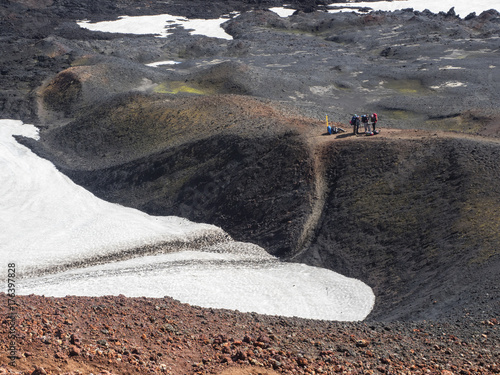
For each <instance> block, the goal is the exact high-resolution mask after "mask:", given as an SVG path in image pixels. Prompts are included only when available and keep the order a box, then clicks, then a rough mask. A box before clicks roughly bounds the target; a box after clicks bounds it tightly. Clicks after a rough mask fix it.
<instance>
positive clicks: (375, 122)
mask: <svg viewBox="0 0 500 375" xmlns="http://www.w3.org/2000/svg"><path fill="white" fill-rule="evenodd" d="M370 121H371V122H372V131H373V134H377V133H378V131H377V130H375V126H376V125H377V121H378V115H377V114H376V113H373V114H372V115H371V116H370Z"/></svg>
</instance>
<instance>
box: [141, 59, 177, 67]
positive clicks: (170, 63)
mask: <svg viewBox="0 0 500 375" xmlns="http://www.w3.org/2000/svg"><path fill="white" fill-rule="evenodd" d="M180 63H181V62H180V61H173V60H165V61H156V62H152V63H149V64H146V66H152V67H154V68H156V67H158V66H162V65H175V64H180Z"/></svg>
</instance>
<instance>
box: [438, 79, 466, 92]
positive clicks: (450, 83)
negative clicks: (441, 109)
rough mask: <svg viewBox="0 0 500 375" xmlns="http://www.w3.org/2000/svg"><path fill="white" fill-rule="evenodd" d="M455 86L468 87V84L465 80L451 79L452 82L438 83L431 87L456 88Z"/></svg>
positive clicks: (439, 88)
mask: <svg viewBox="0 0 500 375" xmlns="http://www.w3.org/2000/svg"><path fill="white" fill-rule="evenodd" d="M455 87H467V85H466V84H465V83H463V82H458V81H450V82H446V83H443V84H441V85H438V86H431V87H430V88H431V89H433V90H441V89H444V88H455Z"/></svg>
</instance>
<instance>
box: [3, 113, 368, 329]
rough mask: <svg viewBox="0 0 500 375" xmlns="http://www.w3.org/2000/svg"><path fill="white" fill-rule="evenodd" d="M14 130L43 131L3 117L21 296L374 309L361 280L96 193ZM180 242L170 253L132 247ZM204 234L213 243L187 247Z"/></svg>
mask: <svg viewBox="0 0 500 375" xmlns="http://www.w3.org/2000/svg"><path fill="white" fill-rule="evenodd" d="M13 135H23V136H26V137H32V138H35V139H37V137H38V132H37V129H36V128H35V127H34V126H32V125H24V124H22V123H21V122H20V121H15V120H0V165H1V166H2V167H1V169H0V178H1V181H2V184H1V185H0V211H1V212H2V215H1V216H0V225H1V226H2V231H1V232H0V258H1V259H3V260H4V262H6V263H15V264H16V271H17V272H16V273H17V276H18V281H17V290H16V292H17V293H18V294H21V295H22V294H30V293H36V294H43V295H47V296H65V295H87V296H101V295H117V294H124V295H127V296H148V297H163V296H165V295H168V296H171V297H174V298H176V299H179V300H180V301H181V302H188V303H191V304H195V305H199V306H204V307H215V308H229V309H238V310H240V311H255V312H259V313H264V314H277V315H285V316H299V317H303V318H314V319H331V320H347V321H350V320H362V319H364V318H365V317H366V316H367V315H368V314H369V313H370V311H371V310H372V308H373V305H374V302H375V296H374V294H373V292H372V290H371V288H370V287H368V286H367V285H366V284H364V283H362V282H361V281H359V280H355V279H351V278H347V277H344V276H342V275H339V274H337V273H335V272H332V271H329V270H326V269H321V268H316V267H310V266H306V265H303V264H294V263H283V262H280V261H279V260H278V259H277V258H275V257H273V256H271V255H269V254H268V253H267V252H266V251H265V250H264V249H262V248H261V247H259V246H256V245H253V244H248V243H240V242H234V241H232V240H231V239H230V238H229V237H228V236H227V234H225V232H224V231H222V230H221V229H220V228H217V227H215V226H212V225H208V224H196V223H193V222H190V221H188V220H186V219H182V218H178V217H158V216H156V217H155V216H149V215H146V214H144V213H142V212H140V211H138V210H134V209H131V208H127V207H123V206H120V205H117V204H112V203H108V202H105V201H103V200H101V199H98V198H97V197H95V196H94V195H92V194H91V193H90V192H88V191H86V190H85V189H83V188H81V187H80V186H78V185H75V184H74V183H73V182H72V181H71V180H70V179H69V178H67V177H66V176H64V175H63V174H61V173H60V172H59V171H58V170H57V169H56V168H55V167H54V165H52V164H51V163H50V162H48V161H47V160H44V159H41V158H39V157H38V156H36V155H35V154H34V153H32V152H31V151H30V150H29V149H28V148H26V147H24V146H22V145H21V144H19V143H17V142H16V141H15V139H14V138H13V137H12V136H13ZM210 239H212V240H210ZM173 241H176V246H175V247H174V248H169V249H168V251H170V252H169V253H166V254H157V255H144V254H140V253H137V252H134V251H135V250H136V249H138V248H143V247H144V246H146V245H150V246H154V245H161V244H163V243H165V242H169V243H172V242H173ZM200 241H205V242H204V243H205V244H206V245H205V246H201V248H199V249H198V250H196V251H193V250H190V251H183V250H186V249H189V246H190V244H193V243H199V242H200ZM192 248H193V249H194V248H197V247H192ZM106 256H114V257H115V258H116V259H117V261H112V260H110V259H108V258H106ZM130 258H131V259H130ZM93 259H98V260H99V261H100V263H99V262H94V263H89V260H93ZM101 263H102V264H101ZM92 264H94V265H92ZM58 266H59V267H60V269H56V268H54V267H58ZM47 270H50V273H46V272H45V271H47ZM44 272H45V273H44ZM5 277H6V275H3V276H0V280H3V279H4V278H5ZM5 285H6V283H5V282H4V283H3V287H2V289H3V290H5V288H6V287H5Z"/></svg>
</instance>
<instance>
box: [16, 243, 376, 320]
mask: <svg viewBox="0 0 500 375" xmlns="http://www.w3.org/2000/svg"><path fill="white" fill-rule="evenodd" d="M239 260H240V259H238V257H235V256H234V255H232V254H207V253H200V252H182V253H174V254H165V255H160V256H154V257H144V258H138V259H132V260H128V261H124V262H118V263H112V264H106V265H103V266H95V267H91V268H87V269H81V270H76V271H71V272H65V273H61V274H58V275H56V276H45V277H40V278H36V279H32V280H28V281H27V282H24V283H21V284H20V286H19V287H20V288H22V289H23V290H26V291H29V293H35V294H41V293H43V294H45V295H46V296H55V297H63V296H66V295H73V294H75V295H81V294H84V295H87V296H100V295H118V294H123V295H126V296H129V297H139V296H145V297H158V298H161V297H163V296H166V295H167V296H171V297H173V298H175V299H178V300H180V301H182V302H187V303H190V304H193V305H197V306H202V307H222V308H228V309H235V310H239V311H242V312H257V313H262V314H271V315H282V316H299V317H305V318H310V319H327V320H343V321H345V320H362V319H364V318H365V317H366V315H367V314H368V313H369V311H371V309H372V307H373V303H374V297H373V293H372V291H371V289H370V288H369V287H368V286H366V285H365V284H363V283H362V282H360V281H358V280H353V279H349V278H347V277H344V276H342V275H339V274H336V273H334V272H331V271H328V270H325V269H320V268H315V267H309V266H306V265H303V264H296V263H292V264H289V263H282V262H279V261H278V260H276V259H271V260H269V261H267V262H266V261H262V260H261V261H258V262H251V261H249V262H244V261H243V262H242V261H239Z"/></svg>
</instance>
